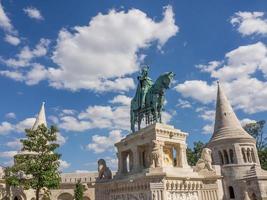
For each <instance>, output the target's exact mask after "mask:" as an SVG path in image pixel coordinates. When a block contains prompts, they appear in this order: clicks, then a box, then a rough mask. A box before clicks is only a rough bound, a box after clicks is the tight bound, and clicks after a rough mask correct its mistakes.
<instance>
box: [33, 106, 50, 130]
mask: <svg viewBox="0 0 267 200" xmlns="http://www.w3.org/2000/svg"><path fill="white" fill-rule="evenodd" d="M44 105H45V102H43V103H42V106H41V109H40V111H39V114H38V116H37V117H36V120H35V122H34V125H33V127H32V130H36V129H37V127H38V126H39V125H41V124H44V125H45V126H47V123H46V117H45V107H44Z"/></svg>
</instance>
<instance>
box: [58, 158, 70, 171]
mask: <svg viewBox="0 0 267 200" xmlns="http://www.w3.org/2000/svg"><path fill="white" fill-rule="evenodd" d="M59 163H60V166H59V168H60V170H64V169H67V168H69V167H70V165H71V164H70V163H68V162H67V161H65V160H61V159H60V160H59Z"/></svg>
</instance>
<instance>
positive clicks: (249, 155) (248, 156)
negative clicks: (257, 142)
mask: <svg viewBox="0 0 267 200" xmlns="http://www.w3.org/2000/svg"><path fill="white" fill-rule="evenodd" d="M247 158H248V162H250V163H251V162H252V159H251V154H250V149H249V148H247Z"/></svg>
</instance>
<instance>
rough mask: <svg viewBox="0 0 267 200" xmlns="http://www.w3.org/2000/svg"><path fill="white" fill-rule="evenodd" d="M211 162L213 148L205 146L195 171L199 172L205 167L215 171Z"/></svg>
mask: <svg viewBox="0 0 267 200" xmlns="http://www.w3.org/2000/svg"><path fill="white" fill-rule="evenodd" d="M211 163H212V158H211V150H210V149H209V148H204V149H203V150H202V153H201V157H200V159H199V160H198V161H197V164H196V166H195V168H194V171H196V172H199V171H201V170H204V169H207V170H208V171H214V169H213V168H212V165H211Z"/></svg>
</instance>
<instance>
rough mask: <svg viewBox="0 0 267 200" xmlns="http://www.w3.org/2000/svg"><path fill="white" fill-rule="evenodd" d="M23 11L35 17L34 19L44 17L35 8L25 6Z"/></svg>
mask: <svg viewBox="0 0 267 200" xmlns="http://www.w3.org/2000/svg"><path fill="white" fill-rule="evenodd" d="M23 11H24V12H25V13H26V14H27V15H28V16H29V17H30V18H32V19H36V20H43V19H44V17H43V16H42V14H41V12H40V11H39V10H38V9H37V8H34V7H27V8H24V9H23Z"/></svg>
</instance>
